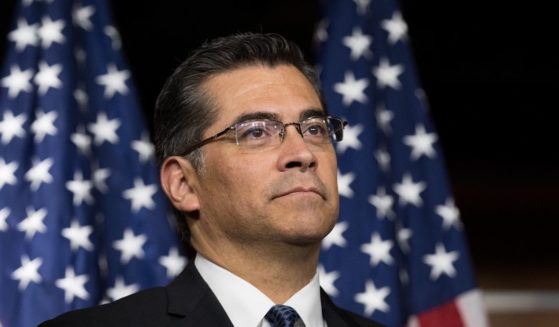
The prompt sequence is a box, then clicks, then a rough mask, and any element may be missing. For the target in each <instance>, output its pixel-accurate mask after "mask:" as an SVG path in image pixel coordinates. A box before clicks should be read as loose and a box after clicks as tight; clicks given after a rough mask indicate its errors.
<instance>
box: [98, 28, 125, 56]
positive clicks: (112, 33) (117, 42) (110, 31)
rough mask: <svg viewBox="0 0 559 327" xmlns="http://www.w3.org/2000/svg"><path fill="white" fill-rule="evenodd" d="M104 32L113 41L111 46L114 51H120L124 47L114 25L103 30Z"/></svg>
mask: <svg viewBox="0 0 559 327" xmlns="http://www.w3.org/2000/svg"><path fill="white" fill-rule="evenodd" d="M103 32H104V33H105V35H107V36H108V37H109V38H110V39H111V46H112V47H113V49H114V50H119V49H120V47H121V46H122V41H121V39H120V34H118V31H117V29H116V28H114V27H113V26H112V25H107V26H105V28H104V29H103Z"/></svg>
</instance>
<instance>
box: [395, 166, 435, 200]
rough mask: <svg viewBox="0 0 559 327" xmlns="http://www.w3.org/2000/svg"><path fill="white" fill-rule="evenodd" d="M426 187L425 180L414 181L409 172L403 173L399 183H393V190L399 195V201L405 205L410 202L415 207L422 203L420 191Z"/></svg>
mask: <svg viewBox="0 0 559 327" xmlns="http://www.w3.org/2000/svg"><path fill="white" fill-rule="evenodd" d="M426 188H427V184H426V183H425V182H418V183H414V182H413V179H412V177H411V176H410V175H409V174H405V175H404V177H403V178H402V183H401V184H394V192H396V193H398V195H399V196H400V203H401V204H403V205H405V204H407V203H411V204H413V205H415V206H416V207H420V206H421V205H422V204H423V200H422V199H421V196H420V193H421V192H423V190H425V189H426Z"/></svg>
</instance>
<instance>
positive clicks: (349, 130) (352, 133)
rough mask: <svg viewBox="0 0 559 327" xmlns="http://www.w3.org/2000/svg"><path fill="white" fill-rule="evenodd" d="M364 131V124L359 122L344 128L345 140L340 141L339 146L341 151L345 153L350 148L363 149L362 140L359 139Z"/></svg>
mask: <svg viewBox="0 0 559 327" xmlns="http://www.w3.org/2000/svg"><path fill="white" fill-rule="evenodd" d="M362 132H363V125H361V124H357V125H354V126H351V125H347V126H346V128H345V129H344V139H343V142H338V143H336V144H337V148H338V151H339V152H340V153H344V152H345V151H346V150H347V149H348V148H353V149H355V150H359V149H361V141H359V134H361V133H362Z"/></svg>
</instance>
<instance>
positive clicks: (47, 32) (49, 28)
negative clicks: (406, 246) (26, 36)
mask: <svg viewBox="0 0 559 327" xmlns="http://www.w3.org/2000/svg"><path fill="white" fill-rule="evenodd" d="M65 25H66V24H65V23H64V20H63V19H59V20H56V21H53V20H52V19H50V17H48V16H46V17H43V19H42V21H41V27H39V29H38V30H37V34H38V35H39V37H40V38H41V45H42V46H43V48H45V49H46V48H48V47H50V46H51V44H52V43H53V42H57V43H64V34H62V29H63V28H64V26H65Z"/></svg>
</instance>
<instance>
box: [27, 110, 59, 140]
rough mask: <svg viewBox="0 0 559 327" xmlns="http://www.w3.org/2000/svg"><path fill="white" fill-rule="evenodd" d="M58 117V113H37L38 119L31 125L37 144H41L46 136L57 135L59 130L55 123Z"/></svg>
mask: <svg viewBox="0 0 559 327" xmlns="http://www.w3.org/2000/svg"><path fill="white" fill-rule="evenodd" d="M57 117H58V113H56V111H54V110H53V111H50V112H48V113H45V112H44V111H38V112H37V118H36V119H35V121H34V122H33V123H32V124H31V131H33V133H34V134H35V142H37V143H40V142H41V141H43V139H44V138H45V135H56V132H57V129H56V127H55V126H54V121H55V120H56V118H57Z"/></svg>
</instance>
